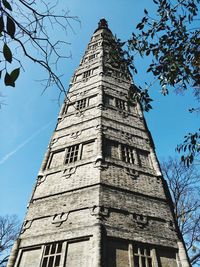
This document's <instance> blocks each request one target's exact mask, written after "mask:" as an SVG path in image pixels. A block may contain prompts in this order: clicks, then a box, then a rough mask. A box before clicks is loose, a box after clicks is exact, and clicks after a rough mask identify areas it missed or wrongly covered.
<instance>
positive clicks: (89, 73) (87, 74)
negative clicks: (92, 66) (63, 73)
mask: <svg viewBox="0 0 200 267" xmlns="http://www.w3.org/2000/svg"><path fill="white" fill-rule="evenodd" d="M90 75H91V70H87V71H85V72H84V73H83V78H88V77H89V76H90Z"/></svg>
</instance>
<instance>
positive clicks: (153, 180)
mask: <svg viewBox="0 0 200 267" xmlns="http://www.w3.org/2000/svg"><path fill="white" fill-rule="evenodd" d="M131 86H132V81H131V77H130V75H129V71H128V68H127V65H126V63H125V61H124V60H123V57H122V56H121V51H120V49H119V48H118V46H117V44H116V41H115V38H114V37H113V35H112V33H111V31H110V30H109V29H108V26H107V23H106V21H105V20H101V21H100V23H99V27H98V29H97V30H96V31H95V32H94V34H93V35H92V38H91V40H90V42H89V44H88V47H87V49H86V52H85V54H84V56H83V58H82V60H81V62H80V65H79V67H78V68H77V70H76V71H75V73H74V76H73V77H72V81H71V84H70V86H69V93H68V95H67V98H66V99H65V101H64V104H63V106H62V108H61V112H60V114H59V117H58V123H57V125H56V128H55V131H54V133H53V136H52V139H51V142H50V144H49V147H48V149H47V152H46V155H45V157H44V161H43V163H42V166H41V169H40V171H39V175H38V178H37V182H36V186H35V188H34V190H33V194H32V197H31V200H30V203H29V206H28V211H27V214H26V218H25V222H24V224H23V227H22V231H21V234H20V236H19V239H18V242H16V245H15V246H14V248H13V252H12V254H11V257H10V261H9V263H8V267H13V266H14V267H27V266H29V267H36V266H37V267H38V266H40V267H58V266H59V267H65V266H66V267H68V266H70V267H75V266H76V267H77V266H81V267H82V266H85V267H86V266H90V267H96V266H98V267H126V266H127V267H171V266H172V267H177V266H182V267H183V266H184V267H186V266H189V264H188V262H187V257H186V255H185V254H184V253H183V252H184V247H183V248H182V252H181V254H180V248H179V244H182V243H180V240H181V236H180V235H179V232H178V228H177V227H176V222H175V221H174V218H173V211H172V209H171V202H170V200H169V197H168V194H167V191H166V188H165V183H164V180H163V178H162V176H161V173H160V169H159V164H158V161H157V159H156V156H155V152H154V145H153V141H152V138H151V136H150V133H149V131H148V128H147V126H146V123H145V120H144V117H143V114H142V112H141V109H140V105H139V104H138V103H135V104H133V103H132V104H130V103H129V101H128V94H129V90H130V87H131ZM183 254H184V255H183ZM180 255H181V257H180Z"/></svg>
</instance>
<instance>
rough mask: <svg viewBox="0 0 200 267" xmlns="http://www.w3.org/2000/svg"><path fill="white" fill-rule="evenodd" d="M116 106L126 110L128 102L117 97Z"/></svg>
mask: <svg viewBox="0 0 200 267" xmlns="http://www.w3.org/2000/svg"><path fill="white" fill-rule="evenodd" d="M116 107H117V108H120V109H123V110H126V102H125V101H124V100H121V99H118V98H116Z"/></svg>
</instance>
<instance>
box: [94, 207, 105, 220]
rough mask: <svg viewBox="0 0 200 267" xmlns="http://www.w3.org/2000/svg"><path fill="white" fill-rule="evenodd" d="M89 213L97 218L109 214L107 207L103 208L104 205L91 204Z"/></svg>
mask: <svg viewBox="0 0 200 267" xmlns="http://www.w3.org/2000/svg"><path fill="white" fill-rule="evenodd" d="M90 214H91V215H92V216H95V217H96V218H97V219H100V220H103V219H104V218H105V217H108V216H109V208H105V207H104V206H93V207H92V208H90Z"/></svg>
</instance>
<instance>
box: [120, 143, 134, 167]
mask: <svg viewBox="0 0 200 267" xmlns="http://www.w3.org/2000/svg"><path fill="white" fill-rule="evenodd" d="M121 148H122V160H123V161H125V162H127V163H134V162H135V153H134V150H133V149H132V148H131V147H128V146H124V145H122V146H121Z"/></svg>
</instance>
